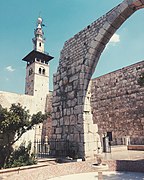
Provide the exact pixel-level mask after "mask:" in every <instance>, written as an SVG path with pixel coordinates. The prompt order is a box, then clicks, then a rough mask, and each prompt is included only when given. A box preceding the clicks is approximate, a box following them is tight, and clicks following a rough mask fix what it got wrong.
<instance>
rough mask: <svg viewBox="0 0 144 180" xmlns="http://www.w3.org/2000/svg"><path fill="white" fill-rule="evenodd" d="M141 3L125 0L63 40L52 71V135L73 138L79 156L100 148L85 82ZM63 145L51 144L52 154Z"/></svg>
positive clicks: (93, 153)
mask: <svg viewBox="0 0 144 180" xmlns="http://www.w3.org/2000/svg"><path fill="white" fill-rule="evenodd" d="M143 7H144V2H143V1H140V0H133V1H132V0H124V1H123V2H122V3H121V4H119V5H118V6H116V7H114V8H113V9H112V10H111V11H109V12H108V13H106V14H105V15H103V16H102V17H100V18H99V19H97V20H96V21H94V22H93V23H92V24H90V25H88V26H87V27H86V28H85V29H83V30H82V31H80V32H79V33H77V34H76V35H74V37H72V38H70V39H69V40H68V41H66V42H65V44H64V47H63V49H62V51H61V55H60V61H59V66H58V69H57V73H56V74H54V91H53V101H52V105H53V112H52V118H53V121H52V139H53V140H54V141H56V142H57V141H71V142H74V143H75V142H76V143H77V146H78V147H77V149H78V152H77V155H78V156H79V157H84V158H87V157H90V158H91V157H94V155H95V154H96V153H97V152H98V149H99V143H98V142H99V137H98V134H97V130H96V128H94V125H93V121H92V115H91V110H90V108H87V110H86V111H85V107H86V106H87V107H88V106H90V98H89V92H88V91H89V90H88V86H89V83H90V79H91V77H92V74H93V72H94V71H95V68H96V65H97V62H98V60H99V58H100V56H101V53H102V52H103V50H104V48H105V46H106V44H107V43H108V42H109V40H110V38H111V37H112V36H113V34H114V33H115V32H116V30H117V29H118V28H119V27H120V26H121V25H122V24H123V23H124V22H125V21H126V20H127V19H128V18H129V17H130V16H131V15H132V14H133V13H134V12H136V10H138V9H141V8H143ZM85 103H87V104H85ZM96 142H97V143H96ZM95 144H97V145H95ZM56 148H57V149H56ZM62 148H63V144H62V143H58V144H57V145H52V146H51V150H52V152H53V155H56V151H57V150H58V151H60V150H61V151H62Z"/></svg>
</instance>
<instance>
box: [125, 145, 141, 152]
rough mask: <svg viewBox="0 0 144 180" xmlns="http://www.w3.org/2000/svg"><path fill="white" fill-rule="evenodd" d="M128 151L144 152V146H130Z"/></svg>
mask: <svg viewBox="0 0 144 180" xmlns="http://www.w3.org/2000/svg"><path fill="white" fill-rule="evenodd" d="M127 149H128V150H136V151H144V145H128V146H127Z"/></svg>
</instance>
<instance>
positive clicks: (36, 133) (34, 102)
mask: <svg viewBox="0 0 144 180" xmlns="http://www.w3.org/2000/svg"><path fill="white" fill-rule="evenodd" d="M51 101H52V94H51V93H49V94H48V95H47V99H46V100H44V102H42V103H41V100H39V99H38V98H37V97H36V96H30V95H24V94H16V93H11V92H4V91H0V104H1V105H2V107H4V108H8V109H9V108H10V106H11V104H13V103H14V104H18V103H20V104H21V105H22V106H23V107H26V109H27V110H29V112H30V114H31V115H32V114H36V113H37V112H39V111H42V112H51V104H52V103H51ZM46 125H47V126H46ZM42 127H43V128H42ZM50 127H51V118H48V119H47V120H46V121H44V124H42V123H41V124H39V125H36V126H35V128H33V129H32V130H29V131H27V132H26V133H24V134H23V135H22V137H21V138H20V139H19V141H17V142H16V143H15V146H19V145H20V144H21V143H22V142H24V141H25V142H28V141H31V142H32V143H34V140H41V138H43V139H44V138H45V136H50V133H51V131H49V129H51V128H50Z"/></svg>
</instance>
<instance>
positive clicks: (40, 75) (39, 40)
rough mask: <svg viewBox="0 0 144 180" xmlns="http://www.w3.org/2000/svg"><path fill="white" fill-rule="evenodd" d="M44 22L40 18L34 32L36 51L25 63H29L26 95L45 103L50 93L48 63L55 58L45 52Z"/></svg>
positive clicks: (34, 50)
mask: <svg viewBox="0 0 144 180" xmlns="http://www.w3.org/2000/svg"><path fill="white" fill-rule="evenodd" d="M42 22H43V20H42V18H41V17H39V18H38V19H37V25H36V29H35V30H34V35H35V36H34V38H33V39H32V40H33V45H34V49H33V51H31V52H30V53H29V54H28V55H27V56H25V57H24V58H23V61H26V62H27V67H26V84H25V94H27V95H32V96H35V97H36V99H37V100H38V102H41V101H43V103H44V101H45V100H46V96H47V94H48V93H49V64H48V62H49V61H50V60H51V59H53V57H52V56H50V55H49V54H48V53H46V52H45V51H44V42H45V38H44V32H43V29H42V27H43V24H42Z"/></svg>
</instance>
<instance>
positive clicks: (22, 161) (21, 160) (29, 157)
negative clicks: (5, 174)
mask: <svg viewBox="0 0 144 180" xmlns="http://www.w3.org/2000/svg"><path fill="white" fill-rule="evenodd" d="M30 151H31V143H30V142H29V143H28V145H27V146H25V143H22V144H21V145H20V147H19V148H18V149H16V150H14V151H13V153H12V154H11V156H10V158H9V160H8V162H7V164H5V168H12V167H19V166H27V165H33V164H36V163H37V161H36V159H35V156H34V154H33V153H32V154H31V152H30Z"/></svg>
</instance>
